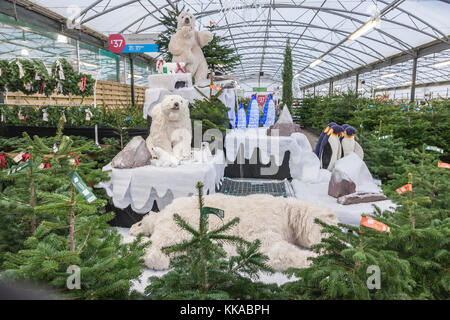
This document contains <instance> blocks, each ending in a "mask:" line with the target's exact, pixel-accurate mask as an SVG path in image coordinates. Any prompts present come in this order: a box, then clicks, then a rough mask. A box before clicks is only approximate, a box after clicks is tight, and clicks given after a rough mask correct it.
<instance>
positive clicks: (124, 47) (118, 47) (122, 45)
mask: <svg viewBox="0 0 450 320" xmlns="http://www.w3.org/2000/svg"><path fill="white" fill-rule="evenodd" d="M157 39H158V34H157V33H147V34H111V35H110V36H109V39H108V43H109V50H111V52H113V53H142V52H158V45H157V44H156V43H155V42H156V40H157Z"/></svg>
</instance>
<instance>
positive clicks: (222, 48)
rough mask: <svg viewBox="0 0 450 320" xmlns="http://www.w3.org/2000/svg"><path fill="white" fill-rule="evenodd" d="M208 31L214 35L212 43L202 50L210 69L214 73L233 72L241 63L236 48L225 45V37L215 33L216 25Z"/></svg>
mask: <svg viewBox="0 0 450 320" xmlns="http://www.w3.org/2000/svg"><path fill="white" fill-rule="evenodd" d="M207 29H208V31H210V32H211V33H212V34H213V38H212V40H211V42H209V43H208V44H207V45H206V46H204V47H203V48H202V51H203V54H204V55H205V59H206V63H207V64H208V69H210V70H213V72H216V71H219V72H221V73H226V72H229V71H231V70H233V68H234V67H235V66H236V65H237V64H238V63H239V61H240V56H239V55H237V54H236V50H235V49H234V47H232V46H229V45H228V44H224V43H223V42H224V41H225V38H224V37H221V36H218V35H217V34H215V33H214V30H215V26H214V25H212V26H209V27H208V28H207Z"/></svg>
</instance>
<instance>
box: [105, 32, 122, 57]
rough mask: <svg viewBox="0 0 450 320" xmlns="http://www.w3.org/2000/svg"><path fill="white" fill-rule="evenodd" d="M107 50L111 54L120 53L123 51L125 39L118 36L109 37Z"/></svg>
mask: <svg viewBox="0 0 450 320" xmlns="http://www.w3.org/2000/svg"><path fill="white" fill-rule="evenodd" d="M108 41H109V50H111V52H113V53H121V52H122V51H123V50H124V49H125V39H124V38H123V37H122V35H120V34H112V35H110V36H109V40H108Z"/></svg>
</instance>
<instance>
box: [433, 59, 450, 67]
mask: <svg viewBox="0 0 450 320" xmlns="http://www.w3.org/2000/svg"><path fill="white" fill-rule="evenodd" d="M448 65H450V60H447V61H442V62H438V63H435V64H434V66H435V67H436V68H441V67H445V66H448Z"/></svg>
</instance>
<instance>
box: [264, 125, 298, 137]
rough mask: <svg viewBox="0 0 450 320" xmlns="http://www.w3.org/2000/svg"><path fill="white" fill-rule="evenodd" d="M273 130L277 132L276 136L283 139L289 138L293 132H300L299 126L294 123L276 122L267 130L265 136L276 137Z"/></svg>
mask: <svg viewBox="0 0 450 320" xmlns="http://www.w3.org/2000/svg"><path fill="white" fill-rule="evenodd" d="M275 130H278V136H285V137H289V136H290V135H291V134H293V133H294V132H302V130H301V129H300V126H299V125H298V124H296V123H283V122H281V123H280V122H277V123H275V124H274V125H271V126H270V127H269V129H267V135H268V136H276V135H277V133H276V131H275Z"/></svg>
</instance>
